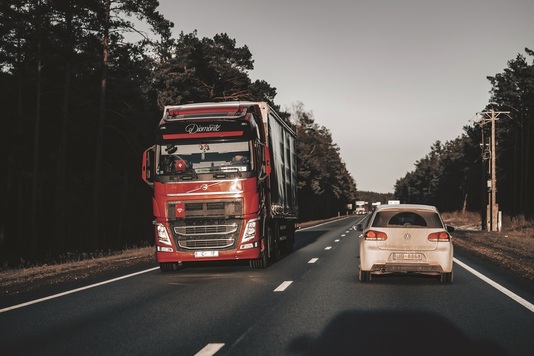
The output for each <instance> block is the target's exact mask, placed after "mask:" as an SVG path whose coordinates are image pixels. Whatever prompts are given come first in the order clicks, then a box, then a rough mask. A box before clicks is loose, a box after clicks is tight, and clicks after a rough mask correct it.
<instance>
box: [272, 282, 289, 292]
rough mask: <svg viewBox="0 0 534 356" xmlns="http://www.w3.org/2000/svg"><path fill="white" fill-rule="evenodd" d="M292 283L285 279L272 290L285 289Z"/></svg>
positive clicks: (280, 290)
mask: <svg viewBox="0 0 534 356" xmlns="http://www.w3.org/2000/svg"><path fill="white" fill-rule="evenodd" d="M291 283H293V281H285V282H283V283H282V284H280V285H279V286H278V287H276V289H275V290H274V291H275V292H283V291H285V290H286V289H287V287H289V285H290V284H291Z"/></svg>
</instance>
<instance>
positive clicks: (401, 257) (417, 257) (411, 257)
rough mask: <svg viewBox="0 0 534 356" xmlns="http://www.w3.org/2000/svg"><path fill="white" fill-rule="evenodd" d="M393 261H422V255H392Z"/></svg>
mask: <svg viewBox="0 0 534 356" xmlns="http://www.w3.org/2000/svg"><path fill="white" fill-rule="evenodd" d="M393 259H394V260H422V259H423V255H422V254H420V253H394V254H393Z"/></svg>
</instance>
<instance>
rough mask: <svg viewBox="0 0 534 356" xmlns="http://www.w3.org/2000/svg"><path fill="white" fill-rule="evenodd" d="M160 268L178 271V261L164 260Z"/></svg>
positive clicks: (164, 270)
mask: <svg viewBox="0 0 534 356" xmlns="http://www.w3.org/2000/svg"><path fill="white" fill-rule="evenodd" d="M159 269H160V270H161V272H172V271H178V263H177V262H162V263H160V264H159Z"/></svg>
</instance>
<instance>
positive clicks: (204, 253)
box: [195, 251, 219, 258]
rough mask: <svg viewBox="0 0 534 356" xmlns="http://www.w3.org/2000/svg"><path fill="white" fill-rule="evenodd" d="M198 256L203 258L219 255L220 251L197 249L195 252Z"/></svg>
mask: <svg viewBox="0 0 534 356" xmlns="http://www.w3.org/2000/svg"><path fill="white" fill-rule="evenodd" d="M195 257H196V258H202V257H219V251H196V252H195Z"/></svg>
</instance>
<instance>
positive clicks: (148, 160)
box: [141, 146, 155, 187]
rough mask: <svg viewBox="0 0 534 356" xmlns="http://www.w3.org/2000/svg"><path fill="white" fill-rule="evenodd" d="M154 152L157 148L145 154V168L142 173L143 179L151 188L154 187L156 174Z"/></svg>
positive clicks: (152, 148) (151, 148) (150, 149)
mask: <svg viewBox="0 0 534 356" xmlns="http://www.w3.org/2000/svg"><path fill="white" fill-rule="evenodd" d="M154 150H155V146H152V147H150V148H149V149H147V150H146V151H145V152H144V154H143V166H142V167H143V168H142V171H141V177H142V178H143V180H144V181H145V182H146V184H148V185H149V186H151V187H152V186H153V185H154V174H155V160H154V156H155V155H154Z"/></svg>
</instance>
